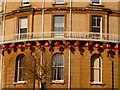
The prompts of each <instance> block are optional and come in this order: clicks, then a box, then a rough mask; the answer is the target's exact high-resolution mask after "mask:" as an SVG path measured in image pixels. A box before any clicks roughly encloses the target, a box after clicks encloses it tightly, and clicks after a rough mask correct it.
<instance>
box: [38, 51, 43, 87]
mask: <svg viewBox="0 0 120 90" xmlns="http://www.w3.org/2000/svg"><path fill="white" fill-rule="evenodd" d="M42 61H43V52H42V51H41V58H40V79H41V80H40V83H39V88H41V89H42V76H41V75H42Z"/></svg>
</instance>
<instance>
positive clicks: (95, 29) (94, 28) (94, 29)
mask: <svg viewBox="0 0 120 90" xmlns="http://www.w3.org/2000/svg"><path fill="white" fill-rule="evenodd" d="M92 32H96V33H100V28H97V27H93V28H92Z"/></svg>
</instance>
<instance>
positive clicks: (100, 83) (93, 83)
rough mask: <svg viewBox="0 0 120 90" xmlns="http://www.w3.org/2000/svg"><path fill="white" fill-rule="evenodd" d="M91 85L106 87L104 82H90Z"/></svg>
mask: <svg viewBox="0 0 120 90" xmlns="http://www.w3.org/2000/svg"><path fill="white" fill-rule="evenodd" d="M90 84H91V85H105V84H104V83H102V82H90Z"/></svg>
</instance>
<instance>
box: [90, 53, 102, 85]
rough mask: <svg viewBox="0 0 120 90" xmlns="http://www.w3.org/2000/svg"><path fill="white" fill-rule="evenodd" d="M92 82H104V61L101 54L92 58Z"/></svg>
mask: <svg viewBox="0 0 120 90" xmlns="http://www.w3.org/2000/svg"><path fill="white" fill-rule="evenodd" d="M91 82H93V83H99V82H102V60H101V57H100V55H99V54H94V55H92V56H91Z"/></svg>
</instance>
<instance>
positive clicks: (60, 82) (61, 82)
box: [51, 80, 65, 84]
mask: <svg viewBox="0 0 120 90" xmlns="http://www.w3.org/2000/svg"><path fill="white" fill-rule="evenodd" d="M64 83H65V82H64V80H52V82H51V84H64Z"/></svg>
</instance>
